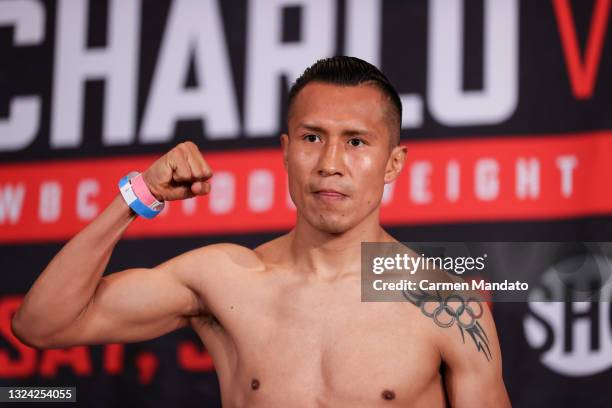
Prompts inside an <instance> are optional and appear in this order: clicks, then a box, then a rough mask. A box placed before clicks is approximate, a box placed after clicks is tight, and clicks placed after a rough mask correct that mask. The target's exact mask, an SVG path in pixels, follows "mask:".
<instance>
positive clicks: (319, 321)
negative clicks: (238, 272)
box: [204, 284, 443, 406]
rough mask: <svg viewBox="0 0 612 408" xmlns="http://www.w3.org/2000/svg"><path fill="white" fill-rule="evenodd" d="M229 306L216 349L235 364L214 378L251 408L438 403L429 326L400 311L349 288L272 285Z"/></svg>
mask: <svg viewBox="0 0 612 408" xmlns="http://www.w3.org/2000/svg"><path fill="white" fill-rule="evenodd" d="M236 300H238V299H236ZM234 303H235V304H233V305H231V308H229V309H228V312H227V313H224V314H222V315H221V316H220V319H221V321H222V322H223V324H224V330H225V331H226V334H225V335H226V336H227V339H226V340H225V343H227V344H226V346H225V347H220V349H219V350H217V351H218V353H221V354H222V353H229V354H230V355H231V358H228V356H227V355H225V356H219V357H220V360H221V359H223V361H230V360H232V361H233V363H232V364H228V367H220V366H217V370H218V371H219V370H220V369H221V370H223V369H227V370H233V372H232V373H231V375H227V376H225V375H222V374H221V373H220V380H221V382H222V383H223V378H233V379H234V380H232V381H234V382H235V383H234V384H233V385H228V388H232V389H233V391H232V394H233V395H241V397H240V398H238V400H243V402H245V403H246V402H248V405H249V406H253V405H255V406H256V405H260V404H261V405H268V406H270V404H272V405H278V404H281V405H282V404H291V405H292V406H327V405H329V406H338V405H349V404H350V405H351V406H376V405H378V404H382V405H381V406H389V405H401V406H406V405H407V404H408V402H410V404H409V405H410V406H418V405H419V403H418V401H419V400H423V401H424V402H428V403H429V406H431V405H432V403H433V404H434V406H435V405H437V404H436V403H435V402H436V401H438V402H440V401H443V394H441V392H442V387H441V381H440V375H439V366H440V358H439V354H438V352H437V350H436V347H435V345H434V344H433V341H432V338H431V330H430V329H429V328H428V326H427V323H429V322H428V321H427V320H425V319H422V317H421V316H419V314H418V310H417V309H416V308H414V307H413V306H411V305H409V304H407V303H404V304H397V303H362V302H361V301H360V292H359V286H358V285H354V284H347V285H338V286H334V285H322V286H314V287H313V286H309V285H305V286H300V285H295V286H292V285H287V286H281V285H278V286H272V287H268V288H266V289H264V288H262V290H261V291H254V292H252V294H251V296H250V299H249V301H248V302H234ZM204 341H205V343H206V340H205V339H204ZM213 359H215V360H216V356H215V355H214V353H213ZM232 367H233V368H232ZM228 381H229V380H228ZM222 388H223V384H222ZM238 390H240V392H237V391H238ZM432 398H434V400H435V401H432ZM441 398H442V399H441ZM270 399H271V400H270ZM232 405H242V404H240V403H236V404H232Z"/></svg>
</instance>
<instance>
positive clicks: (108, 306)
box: [12, 142, 212, 348]
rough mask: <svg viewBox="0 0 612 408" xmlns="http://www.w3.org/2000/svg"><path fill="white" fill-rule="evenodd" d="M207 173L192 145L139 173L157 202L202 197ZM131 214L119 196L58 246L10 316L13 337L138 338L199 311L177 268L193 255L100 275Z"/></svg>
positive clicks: (45, 341)
mask: <svg viewBox="0 0 612 408" xmlns="http://www.w3.org/2000/svg"><path fill="white" fill-rule="evenodd" d="M211 176H212V171H211V169H210V167H209V166H208V164H207V163H206V162H205V161H204V159H203V157H202V155H201V154H200V152H199V150H198V149H197V147H196V146H195V145H194V144H193V143H191V142H186V143H181V144H179V145H177V146H176V147H174V148H173V149H172V150H170V151H169V152H168V153H167V154H165V155H164V156H162V157H161V158H160V159H159V160H157V161H156V162H155V163H154V164H153V165H152V166H151V167H149V169H147V170H146V171H145V172H144V173H143V175H142V177H143V179H144V181H145V183H146V185H147V186H148V188H149V189H150V191H151V192H152V193H153V195H154V196H155V197H156V198H157V199H158V200H180V199H184V198H190V197H193V196H195V195H203V194H207V193H208V192H209V191H210V184H209V183H208V182H207V180H208V179H209V178H210V177H211ZM135 217H136V215H135V214H134V213H133V212H132V210H131V209H130V208H129V207H128V206H127V204H126V203H125V201H124V200H123V198H122V197H121V195H119V194H118V195H117V197H115V199H114V200H113V201H112V202H111V204H110V205H109V206H108V207H107V208H106V209H105V210H104V211H103V212H102V213H101V214H100V215H99V216H98V217H97V218H96V219H94V220H93V221H92V222H91V223H90V224H89V225H88V226H87V227H85V228H84V229H83V230H82V231H81V232H79V233H78V234H77V235H76V236H75V237H74V238H72V239H71V240H70V241H69V242H68V243H67V244H66V245H65V246H64V247H63V248H62V249H61V251H60V252H59V253H58V254H57V255H56V256H55V257H54V258H53V259H52V260H51V262H50V263H49V265H48V266H47V267H46V268H45V270H44V271H43V272H42V273H41V275H40V276H39V277H38V278H37V279H36V281H35V282H34V284H33V286H32V287H31V288H30V290H29V291H28V293H27V294H26V296H25V298H24V301H23V304H22V305H21V307H20V308H19V310H17V312H16V314H15V316H14V317H13V321H12V328H13V332H14V334H15V335H16V337H17V338H19V339H20V340H21V341H22V342H24V343H25V344H28V345H31V346H35V347H39V348H45V347H65V346H69V345H74V344H94V343H103V342H110V341H138V340H144V339H145V338H152V337H156V336H159V335H161V334H163V333H165V332H168V331H170V330H172V329H175V328H178V327H181V326H182V325H185V324H186V320H185V319H186V317H187V316H190V315H194V314H197V313H199V312H200V310H201V307H202V305H201V304H200V302H199V300H198V297H197V296H196V294H195V293H194V292H193V290H192V288H190V287H189V285H188V282H187V281H186V280H185V277H184V275H183V273H182V271H183V270H185V268H189V267H190V265H189V263H190V262H191V261H190V259H191V258H193V256H187V254H185V255H183V256H181V257H177V258H176V259H173V260H170V261H168V262H166V263H164V264H162V265H160V266H159V267H156V268H151V269H129V270H126V271H123V272H118V273H114V274H111V275H108V276H106V277H102V274H103V273H104V270H105V269H106V266H107V264H108V261H109V259H110V256H111V254H112V252H113V249H114V247H115V245H116V244H117V242H118V241H119V239H121V237H122V235H123V233H124V232H125V230H126V229H127V227H128V226H129V225H130V223H131V222H132V221H133V220H134V219H135ZM117 314H118V315H117ZM113 315H115V316H113ZM146 322H148V323H146ZM133 323H141V324H133Z"/></svg>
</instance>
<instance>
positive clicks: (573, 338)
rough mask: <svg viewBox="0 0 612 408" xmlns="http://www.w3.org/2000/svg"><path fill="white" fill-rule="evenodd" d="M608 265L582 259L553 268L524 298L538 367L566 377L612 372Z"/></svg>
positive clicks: (595, 257)
mask: <svg viewBox="0 0 612 408" xmlns="http://www.w3.org/2000/svg"><path fill="white" fill-rule="evenodd" d="M611 266H612V260H611V259H610V258H608V257H606V256H604V255H601V254H593V253H584V254H580V255H575V256H572V257H570V258H566V259H564V260H562V261H561V262H558V263H556V264H554V265H553V266H552V267H550V268H549V269H548V270H547V271H546V272H545V273H544V274H543V275H542V286H541V287H540V288H538V289H537V290H534V291H533V292H532V293H531V294H530V296H529V303H528V307H529V312H528V314H527V316H526V317H525V319H524V322H523V325H524V331H525V336H526V339H527V342H528V344H529V345H530V346H531V347H533V348H534V349H536V350H538V351H539V352H540V353H541V354H540V361H541V362H542V363H543V364H544V365H545V366H546V367H548V368H550V369H551V370H553V371H555V372H557V373H559V374H563V375H566V376H570V377H578V376H588V375H593V374H597V373H600V372H602V371H605V370H607V369H609V368H610V367H612V333H611V331H612V325H611V321H610V319H611V317H612V313H611V309H612V303H611V302H610V300H611V296H610V295H611V293H612V290H611V289H612V288H611V286H612V280H611V279H610V277H611V273H610V271H611Z"/></svg>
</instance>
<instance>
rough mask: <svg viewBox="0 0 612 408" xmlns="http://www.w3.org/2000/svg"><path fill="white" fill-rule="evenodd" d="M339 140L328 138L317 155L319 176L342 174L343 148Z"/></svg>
mask: <svg viewBox="0 0 612 408" xmlns="http://www.w3.org/2000/svg"><path fill="white" fill-rule="evenodd" d="M341 143H342V142H341V141H340V140H334V139H333V138H332V139H329V140H328V141H327V143H325V146H324V147H323V150H322V151H321V156H320V157H319V165H318V173H319V175H321V176H324V177H326V176H333V175H335V174H339V175H342V174H343V173H344V165H343V160H344V157H343V149H342V145H341Z"/></svg>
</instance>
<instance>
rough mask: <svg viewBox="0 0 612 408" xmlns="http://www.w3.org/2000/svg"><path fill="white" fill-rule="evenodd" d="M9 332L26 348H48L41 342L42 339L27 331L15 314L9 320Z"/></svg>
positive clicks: (24, 324)
mask: <svg viewBox="0 0 612 408" xmlns="http://www.w3.org/2000/svg"><path fill="white" fill-rule="evenodd" d="M11 331H12V332H13V336H15V338H17V340H19V341H20V342H22V343H23V344H25V345H26V346H28V347H33V348H37V349H44V348H48V346H47V345H46V344H45V343H44V342H43V341H42V338H39V337H37V336H35V335H34V334H33V333H31V332H30V331H28V329H27V323H26V322H24V321H23V319H21V318H19V317H18V315H17V313H16V314H15V315H14V316H13V318H12V319H11Z"/></svg>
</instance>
